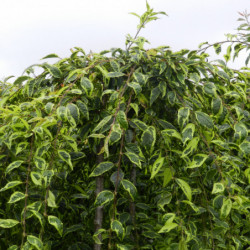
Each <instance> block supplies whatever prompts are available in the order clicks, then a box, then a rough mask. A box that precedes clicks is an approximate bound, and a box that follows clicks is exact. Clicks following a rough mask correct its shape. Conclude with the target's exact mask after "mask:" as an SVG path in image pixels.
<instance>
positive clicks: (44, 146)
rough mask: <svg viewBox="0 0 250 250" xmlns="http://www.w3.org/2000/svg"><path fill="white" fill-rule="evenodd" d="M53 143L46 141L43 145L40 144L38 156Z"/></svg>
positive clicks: (37, 151)
mask: <svg viewBox="0 0 250 250" xmlns="http://www.w3.org/2000/svg"><path fill="white" fill-rule="evenodd" d="M50 146H51V143H50V142H48V141H45V142H43V143H42V145H41V146H39V147H38V148H37V150H36V156H38V157H41V156H43V155H44V154H45V153H46V152H47V151H48V150H49V148H50Z"/></svg>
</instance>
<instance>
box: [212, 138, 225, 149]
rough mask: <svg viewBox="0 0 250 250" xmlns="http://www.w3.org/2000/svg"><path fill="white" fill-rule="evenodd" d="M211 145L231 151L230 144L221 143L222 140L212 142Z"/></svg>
mask: <svg viewBox="0 0 250 250" xmlns="http://www.w3.org/2000/svg"><path fill="white" fill-rule="evenodd" d="M211 143H214V144H215V145H217V146H219V147H221V148H223V149H226V150H229V147H228V144H227V143H226V142H223V141H221V140H212V141H211Z"/></svg>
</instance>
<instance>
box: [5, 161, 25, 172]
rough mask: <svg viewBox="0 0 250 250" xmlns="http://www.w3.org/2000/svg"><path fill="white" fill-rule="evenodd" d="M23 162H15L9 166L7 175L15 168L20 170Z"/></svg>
mask: <svg viewBox="0 0 250 250" xmlns="http://www.w3.org/2000/svg"><path fill="white" fill-rule="evenodd" d="M22 163H23V161H14V162H12V163H10V164H9V165H8V167H7V168H6V170H5V174H8V173H9V172H11V171H12V170H13V169H15V168H19V167H20V166H21V165H22Z"/></svg>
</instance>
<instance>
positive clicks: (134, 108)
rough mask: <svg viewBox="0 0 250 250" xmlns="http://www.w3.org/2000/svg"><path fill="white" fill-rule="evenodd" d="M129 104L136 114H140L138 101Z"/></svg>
mask: <svg viewBox="0 0 250 250" xmlns="http://www.w3.org/2000/svg"><path fill="white" fill-rule="evenodd" d="M129 105H130V106H131V107H132V109H133V110H134V111H135V114H136V115H137V116H138V112H139V107H138V105H137V104H136V103H130V104H129Z"/></svg>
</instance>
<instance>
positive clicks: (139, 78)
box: [133, 72, 148, 85]
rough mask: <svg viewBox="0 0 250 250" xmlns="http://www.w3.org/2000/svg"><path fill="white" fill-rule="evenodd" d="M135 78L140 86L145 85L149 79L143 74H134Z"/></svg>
mask: <svg viewBox="0 0 250 250" xmlns="http://www.w3.org/2000/svg"><path fill="white" fill-rule="evenodd" d="M133 77H134V79H135V81H136V82H138V83H139V84H140V85H145V84H146V82H147V79H148V77H147V76H146V75H143V74H142V73H139V72H134V73H133Z"/></svg>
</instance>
